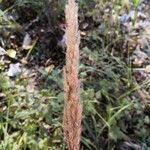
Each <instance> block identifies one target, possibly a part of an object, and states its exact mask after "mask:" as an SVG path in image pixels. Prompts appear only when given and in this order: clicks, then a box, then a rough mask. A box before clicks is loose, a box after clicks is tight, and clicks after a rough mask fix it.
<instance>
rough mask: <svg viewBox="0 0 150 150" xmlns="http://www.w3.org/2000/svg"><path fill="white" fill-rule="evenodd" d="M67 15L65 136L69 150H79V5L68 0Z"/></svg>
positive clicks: (80, 114)
mask: <svg viewBox="0 0 150 150" xmlns="http://www.w3.org/2000/svg"><path fill="white" fill-rule="evenodd" d="M65 16H66V24H67V27H66V46H67V51H66V66H65V68H64V91H65V106H64V121H63V125H64V137H65V141H66V143H67V146H68V149H69V150H79V148H80V135H81V119H82V106H81V103H80V96H79V92H80V82H79V79H78V72H79V44H80V33H79V30H78V6H77V3H76V2H75V0H68V4H67V5H66V10H65Z"/></svg>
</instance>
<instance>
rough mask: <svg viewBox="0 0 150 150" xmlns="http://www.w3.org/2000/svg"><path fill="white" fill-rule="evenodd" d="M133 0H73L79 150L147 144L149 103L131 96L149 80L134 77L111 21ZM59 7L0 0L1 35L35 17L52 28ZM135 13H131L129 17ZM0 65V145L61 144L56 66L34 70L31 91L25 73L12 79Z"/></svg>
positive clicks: (122, 34) (20, 148)
mask: <svg viewBox="0 0 150 150" xmlns="http://www.w3.org/2000/svg"><path fill="white" fill-rule="evenodd" d="M138 5H139V0H134V1H132V2H129V4H126V3H124V1H123V0H117V1H114V0H111V1H107V0H103V1H102V0H93V1H89V0H80V1H79V24H80V30H81V64H80V74H79V77H80V80H81V83H82V84H81V101H82V104H83V121H82V137H81V149H82V150H100V149H102V150H117V149H118V150H119V149H121V146H120V143H122V142H124V141H128V142H133V143H136V144H137V145H140V146H141V147H142V149H144V150H148V149H150V137H149V134H150V128H149V124H150V115H149V114H150V111H149V108H150V107H149V104H146V105H145V104H144V103H142V102H141V98H140V96H138V91H139V90H140V89H143V88H144V89H146V90H147V91H149V90H150V80H146V81H143V82H141V83H138V82H137V81H136V80H135V78H134V77H133V68H132V64H131V61H130V60H129V59H128V55H129V53H130V52H129V51H128V50H126V49H127V48H124V47H123V44H124V43H126V42H127V38H128V34H126V31H123V28H121V23H120V22H119V20H118V19H117V18H118V17H119V16H120V15H121V14H122V13H123V12H124V11H126V10H127V9H129V10H128V11H130V10H135V11H137V7H138ZM64 8H65V1H64V0H55V1H54V0H44V1H41V0H34V1H33V0H1V1H0V32H1V35H2V36H3V37H7V36H9V35H10V34H11V33H12V32H17V33H19V34H21V35H22V34H23V33H24V32H25V28H26V26H27V24H29V23H31V22H32V21H33V20H34V19H36V18H37V17H38V19H39V20H40V22H42V23H43V24H44V23H45V24H48V26H49V27H50V28H51V29H52V30H54V29H55V26H58V25H59V22H60V20H61V21H62V20H64ZM137 19H138V18H137V15H136V13H135V16H134V18H133V22H134V23H135V22H136V21H137ZM39 25H41V24H39ZM37 26H38V25H37ZM31 30H32V29H31ZM131 32H132V31H131ZM6 33H8V35H5V34H6ZM4 40H5V39H4ZM4 43H5V42H4ZM6 43H7V42H6ZM4 46H5V45H4ZM34 48H35V49H38V48H39V47H36V46H35V47H34ZM114 49H115V52H113V50H114ZM124 49H125V50H126V51H125V52H124ZM32 55H34V53H33V54H32ZM18 59H19V58H18ZM56 61H57V60H56ZM43 66H44V65H43ZM6 69H7V67H6V68H5V65H4V64H3V62H2V61H1V62H0V71H1V73H0V150H65V143H64V140H63V130H62V118H63V104H64V102H63V101H64V99H63V86H62V85H63V78H62V71H61V69H60V68H57V67H56V68H55V69H53V70H52V72H47V71H45V70H44V69H43V70H40V69H37V72H38V73H39V74H40V76H41V78H42V79H44V81H43V82H42V83H40V86H38V88H36V90H34V91H31V92H30V90H29V89H28V81H29V78H27V79H22V78H21V76H17V77H16V79H15V81H14V80H13V81H12V79H10V78H8V77H7V76H6V74H5V70H6ZM37 80H38V79H37Z"/></svg>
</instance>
